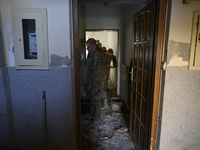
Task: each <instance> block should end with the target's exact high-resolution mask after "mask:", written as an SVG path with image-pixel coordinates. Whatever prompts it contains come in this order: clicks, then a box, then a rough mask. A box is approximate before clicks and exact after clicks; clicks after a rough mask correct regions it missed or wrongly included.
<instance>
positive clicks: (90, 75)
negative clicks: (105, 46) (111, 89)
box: [85, 50, 107, 120]
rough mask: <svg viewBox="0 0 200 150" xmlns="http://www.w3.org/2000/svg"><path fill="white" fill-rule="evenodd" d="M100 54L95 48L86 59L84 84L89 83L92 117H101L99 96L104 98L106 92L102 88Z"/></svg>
mask: <svg viewBox="0 0 200 150" xmlns="http://www.w3.org/2000/svg"><path fill="white" fill-rule="evenodd" d="M102 77H103V70H102V58H101V54H100V53H99V52H98V51H97V50H95V51H94V52H93V53H92V54H91V55H90V56H89V57H88V59H87V66H86V74H85V84H87V85H91V86H92V88H91V89H90V101H91V103H92V108H91V115H92V116H93V119H99V120H100V117H101V98H106V97H107V95H106V93H105V92H104V91H103V90H102V86H103V84H102V81H103V78H102Z"/></svg>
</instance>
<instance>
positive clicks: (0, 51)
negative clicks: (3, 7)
mask: <svg viewBox="0 0 200 150" xmlns="http://www.w3.org/2000/svg"><path fill="white" fill-rule="evenodd" d="M0 19H1V17H0ZM5 65H6V62H5V55H4V47H3V36H2V32H1V22H0V68H2V67H5Z"/></svg>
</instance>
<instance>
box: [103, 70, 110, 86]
mask: <svg viewBox="0 0 200 150" xmlns="http://www.w3.org/2000/svg"><path fill="white" fill-rule="evenodd" d="M103 74H104V77H103V89H104V90H106V89H107V88H108V79H109V75H110V68H106V69H104V72H103Z"/></svg>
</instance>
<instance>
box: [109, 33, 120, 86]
mask: <svg viewBox="0 0 200 150" xmlns="http://www.w3.org/2000/svg"><path fill="white" fill-rule="evenodd" d="M118 42H119V41H118V32H116V31H109V32H108V46H107V49H109V48H112V49H113V55H115V57H116V59H117V58H118V52H117V50H118ZM111 66H114V64H113V61H111ZM110 79H111V81H112V83H113V86H114V87H116V86H117V69H116V68H111V69H110Z"/></svg>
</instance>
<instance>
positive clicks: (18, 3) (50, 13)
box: [0, 0, 71, 67]
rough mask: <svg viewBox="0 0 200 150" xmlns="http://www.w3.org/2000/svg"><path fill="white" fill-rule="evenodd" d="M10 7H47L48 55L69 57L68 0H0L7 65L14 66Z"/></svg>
mask: <svg viewBox="0 0 200 150" xmlns="http://www.w3.org/2000/svg"><path fill="white" fill-rule="evenodd" d="M11 7H25V8H47V19H48V40H49V42H48V43H49V55H51V54H56V55H59V56H69V58H71V52H70V28H69V27H70V21H69V20H70V18H69V17H70V13H69V0H58V1H55V0H43V1H41V0H34V1H31V0H1V1H0V9H1V18H2V24H3V26H2V29H3V30H2V31H3V33H2V34H3V38H4V39H5V55H6V61H7V66H8V67H14V66H15V59H14V53H13V52H14V51H13V32H12V23H11V10H10V8H11Z"/></svg>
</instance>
